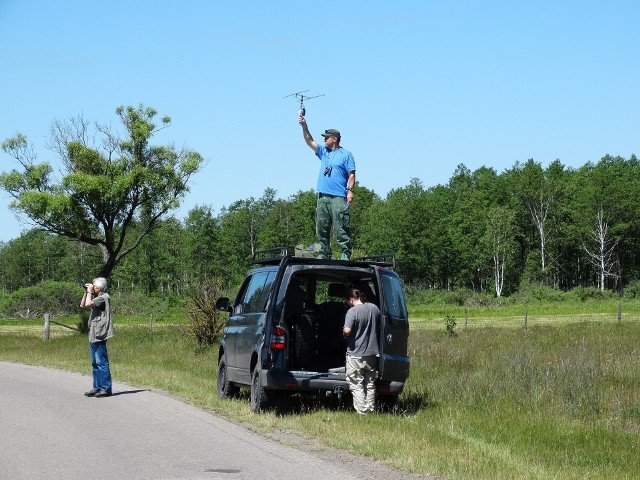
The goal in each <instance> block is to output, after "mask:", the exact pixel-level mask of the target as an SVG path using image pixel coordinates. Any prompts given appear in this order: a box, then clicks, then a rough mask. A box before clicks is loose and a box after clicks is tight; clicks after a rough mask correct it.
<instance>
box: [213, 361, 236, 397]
mask: <svg viewBox="0 0 640 480" xmlns="http://www.w3.org/2000/svg"><path fill="white" fill-rule="evenodd" d="M217 385H218V397H219V398H231V397H235V396H237V395H238V393H239V392H240V388H238V386H237V385H235V384H233V383H231V382H230V381H229V376H228V375H227V363H226V362H225V361H224V355H223V356H222V358H221V359H220V363H218V382H217Z"/></svg>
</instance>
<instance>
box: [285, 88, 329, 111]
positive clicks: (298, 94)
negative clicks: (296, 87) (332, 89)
mask: <svg viewBox="0 0 640 480" xmlns="http://www.w3.org/2000/svg"><path fill="white" fill-rule="evenodd" d="M308 91H309V90H302V91H301V92H295V93H292V94H291V95H286V96H284V97H282V98H289V97H296V99H300V110H298V114H299V115H300V116H302V117H304V114H305V113H306V109H305V108H304V101H305V100H311V99H312V98H318V97H324V93H323V94H321V95H314V96H313V97H309V96H308V95H303V93H306V92H308Z"/></svg>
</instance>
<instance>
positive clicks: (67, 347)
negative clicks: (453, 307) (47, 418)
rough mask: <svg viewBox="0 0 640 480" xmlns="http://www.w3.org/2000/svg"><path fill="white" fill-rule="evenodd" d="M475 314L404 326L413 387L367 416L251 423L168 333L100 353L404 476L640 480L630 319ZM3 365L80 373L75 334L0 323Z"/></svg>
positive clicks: (297, 410)
mask: <svg viewBox="0 0 640 480" xmlns="http://www.w3.org/2000/svg"><path fill="white" fill-rule="evenodd" d="M607 308H608V307H607ZM463 318H464V317H463ZM473 318H480V319H482V321H481V322H477V323H471V322H469V325H468V328H464V319H462V321H461V320H460V318H458V323H457V326H456V328H455V332H456V335H453V336H451V335H448V334H447V332H446V330H445V326H444V319H443V318H439V319H438V318H437V317H432V318H424V319H420V320H416V321H414V322H413V323H412V332H411V337H410V350H411V352H410V353H411V357H412V365H411V377H410V378H409V381H408V383H407V385H406V387H405V391H404V392H403V394H402V396H401V398H400V402H399V405H398V408H397V409H396V410H395V411H393V412H389V413H377V414H374V415H370V416H368V417H364V418H361V417H359V416H357V415H354V414H353V412H352V411H351V409H350V408H349V406H348V405H347V406H346V407H344V406H343V407H335V406H332V405H329V404H327V403H324V402H321V401H320V400H317V399H301V398H294V399H290V401H289V403H288V404H287V405H288V407H287V408H281V409H280V410H278V411H276V412H271V413H267V414H261V415H255V414H252V413H251V412H250V409H249V404H248V400H247V398H246V396H245V397H243V398H241V399H238V400H231V401H221V400H219V399H218V398H217V397H216V395H215V375H216V374H215V372H216V366H215V350H213V349H212V350H206V349H205V350H203V349H199V348H197V346H196V345H195V343H194V342H193V341H192V340H190V339H187V338H185V337H183V336H182V335H180V334H179V332H178V331H177V329H176V328H174V327H166V326H165V327H157V328H156V327H155V326H154V329H153V330H152V331H149V328H148V325H145V324H142V325H140V326H135V325H120V328H119V329H118V331H117V335H116V337H115V338H113V339H112V340H110V343H109V353H110V357H111V362H112V371H113V376H114V378H115V379H116V380H118V381H125V382H129V383H131V384H133V385H136V386H143V387H150V388H157V389H162V390H165V391H167V392H170V393H171V394H173V395H176V396H179V397H180V398H183V399H185V400H187V401H189V402H191V403H194V404H195V405H198V406H201V407H203V408H207V409H209V410H213V411H216V412H218V413H220V414H222V415H224V416H226V417H228V418H230V419H232V420H234V421H237V422H240V423H243V424H247V425H251V426H252V428H255V429H256V430H258V431H262V432H272V431H289V432H294V433H297V434H302V435H306V436H309V437H315V438H318V439H320V440H321V441H322V442H324V443H325V444H327V445H330V446H333V447H338V448H345V449H349V450H351V451H354V452H356V453H359V454H362V455H367V456H370V457H372V458H376V459H378V460H379V461H381V462H384V463H386V464H388V465H391V466H393V467H395V468H398V469H401V470H405V471H409V472H414V473H423V474H433V475H439V476H442V477H445V478H452V479H467V478H469V479H471V478H473V479H512V478H523V479H525V478H531V479H534V478H536V479H537V478H558V479H574V478H575V479H579V478H616V479H625V478H628V479H632V478H639V477H640V440H639V439H640V403H639V399H640V362H639V361H638V359H639V358H640V344H639V342H638V339H640V322H638V321H630V320H628V319H626V318H623V320H622V321H621V322H618V321H617V319H616V318H615V314H614V315H609V314H604V315H593V316H585V315H582V314H581V315H577V314H576V315H571V314H568V313H566V312H565V316H564V317H562V320H559V319H558V318H557V317H556V318H551V317H536V316H532V317H531V318H530V323H529V324H528V328H527V329H525V328H524V327H523V325H522V324H520V323H519V322H513V323H509V319H508V318H507V320H505V318H504V317H502V318H497V319H489V318H486V317H483V316H482V315H479V316H474V317H473ZM585 318H588V320H585ZM543 319H544V321H543ZM505 322H507V323H505ZM25 328H27V327H25ZM26 331H27V332H29V329H27V330H26ZM0 360H4V361H15V362H22V363H29V364H38V365H46V366H49V367H54V368H61V369H67V370H74V371H80V372H84V373H86V374H87V375H89V374H90V368H89V361H88V347H87V343H86V338H85V337H84V336H79V335H77V334H73V333H71V334H60V335H56V336H54V337H53V339H52V340H50V341H48V342H43V341H42V340H41V328H40V330H38V331H37V332H34V331H30V332H29V333H28V334H19V333H16V332H12V333H6V331H5V327H0ZM88 381H89V380H88Z"/></svg>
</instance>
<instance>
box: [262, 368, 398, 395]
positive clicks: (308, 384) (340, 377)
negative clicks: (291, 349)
mask: <svg viewBox="0 0 640 480" xmlns="http://www.w3.org/2000/svg"><path fill="white" fill-rule="evenodd" d="M260 380H261V381H262V386H263V387H264V388H268V389H272V390H288V391H292V392H333V391H335V390H336V388H342V389H344V390H348V389H349V382H347V378H346V375H345V374H344V373H327V372H307V371H290V370H281V369H276V368H272V369H269V370H261V371H260ZM403 388H404V382H390V381H386V380H378V381H377V382H376V392H377V393H378V394H380V395H399V394H400V392H402V389H403Z"/></svg>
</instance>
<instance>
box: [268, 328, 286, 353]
mask: <svg viewBox="0 0 640 480" xmlns="http://www.w3.org/2000/svg"><path fill="white" fill-rule="evenodd" d="M286 333H287V332H285V330H284V328H282V327H273V330H272V332H271V350H284V344H285V334H286Z"/></svg>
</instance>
